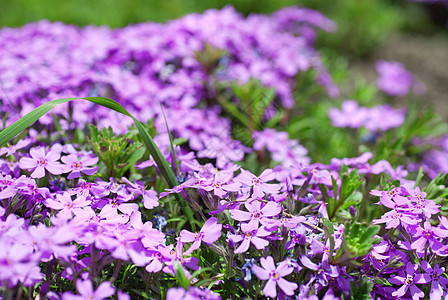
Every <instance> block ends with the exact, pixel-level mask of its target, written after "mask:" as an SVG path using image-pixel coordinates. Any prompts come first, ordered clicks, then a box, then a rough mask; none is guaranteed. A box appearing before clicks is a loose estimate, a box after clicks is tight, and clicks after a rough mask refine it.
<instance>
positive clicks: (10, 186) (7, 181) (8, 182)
mask: <svg viewBox="0 0 448 300" xmlns="http://www.w3.org/2000/svg"><path fill="white" fill-rule="evenodd" d="M15 186H16V180H13V179H12V177H11V176H10V175H6V176H2V175H0V200H1V199H7V198H11V197H12V196H14V195H15V194H16V189H15Z"/></svg>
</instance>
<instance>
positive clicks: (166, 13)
mask: <svg viewBox="0 0 448 300" xmlns="http://www.w3.org/2000/svg"><path fill="white" fill-rule="evenodd" d="M0 5H1V8H2V9H1V10H0V26H1V27H4V26H9V27H18V26H22V25H24V24H26V23H30V22H35V21H38V20H42V19H47V20H50V21H62V22H64V23H68V24H76V25H79V26H87V25H107V26H110V27H123V26H126V25H128V24H132V23H140V22H147V21H154V22H166V21H168V20H170V19H175V18H179V17H181V16H183V15H185V14H188V13H193V12H203V11H204V10H206V9H210V8H217V9H220V8H222V7H224V6H226V5H232V6H234V7H235V8H236V9H237V10H238V11H240V12H241V13H242V14H245V15H248V14H250V13H271V12H273V11H276V10H278V9H280V8H282V7H285V6H292V5H302V6H305V7H309V8H313V9H316V10H319V11H320V12H322V13H324V14H325V15H327V16H328V17H329V18H331V19H332V20H334V21H336V22H337V24H338V31H337V32H336V33H330V34H322V36H320V38H319V43H320V45H321V46H325V47H329V48H335V49H337V50H338V52H340V51H344V52H345V53H346V54H348V55H351V56H361V57H362V56H366V55H369V54H370V53H371V51H372V50H373V48H375V47H376V46H378V44H379V43H381V42H382V41H383V40H384V38H386V37H388V36H390V35H391V34H395V33H408V34H419V35H431V36H433V35H437V34H443V33H446V22H447V19H448V10H447V8H446V6H445V5H444V4H442V3H437V2H432V3H421V2H409V1H406V0H338V1H331V4H330V3H329V1H328V0H275V1H272V0H243V1H238V0H232V1H223V0H169V1H160V0H94V1H92V0H64V1H60V0H14V1H11V0H0Z"/></svg>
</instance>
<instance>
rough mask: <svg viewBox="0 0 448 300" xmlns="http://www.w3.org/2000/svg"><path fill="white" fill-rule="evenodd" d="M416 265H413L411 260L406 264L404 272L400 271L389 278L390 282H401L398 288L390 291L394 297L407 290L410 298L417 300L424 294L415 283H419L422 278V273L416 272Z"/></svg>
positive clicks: (401, 294) (398, 283)
mask: <svg viewBox="0 0 448 300" xmlns="http://www.w3.org/2000/svg"><path fill="white" fill-rule="evenodd" d="M417 269H418V265H414V264H413V263H412V262H408V263H407V264H406V272H405V271H400V272H399V273H398V275H394V276H392V277H391V278H390V279H389V282H390V283H393V284H397V285H400V284H403V285H402V286H401V287H400V288H399V289H398V290H396V291H395V292H393V293H392V296H394V297H401V296H403V295H404V294H406V292H407V291H408V290H409V291H410V293H411V295H412V299H413V300H418V299H420V298H422V297H424V296H425V293H423V291H422V290H420V289H419V288H418V287H417V286H416V285H415V284H416V283H420V280H422V274H420V273H416V271H417Z"/></svg>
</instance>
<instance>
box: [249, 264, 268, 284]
mask: <svg viewBox="0 0 448 300" xmlns="http://www.w3.org/2000/svg"><path fill="white" fill-rule="evenodd" d="M252 269H253V270H254V273H255V275H257V277H258V278H259V279H261V280H268V279H269V272H268V271H266V270H265V269H263V268H260V267H259V266H257V265H253V266H252Z"/></svg>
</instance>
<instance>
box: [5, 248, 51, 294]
mask: <svg viewBox="0 0 448 300" xmlns="http://www.w3.org/2000/svg"><path fill="white" fill-rule="evenodd" d="M32 255H33V254H32V249H31V248H30V247H25V246H24V245H23V244H21V243H13V244H10V243H8V242H5V240H0V280H1V281H2V282H7V281H9V282H10V283H11V284H13V285H16V284H17V283H18V282H19V281H21V282H23V283H24V284H25V286H30V285H34V284H36V283H37V282H39V281H40V280H42V279H43V275H42V274H41V273H40V272H39V271H40V268H39V267H38V266H37V262H35V261H33V260H32Z"/></svg>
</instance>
